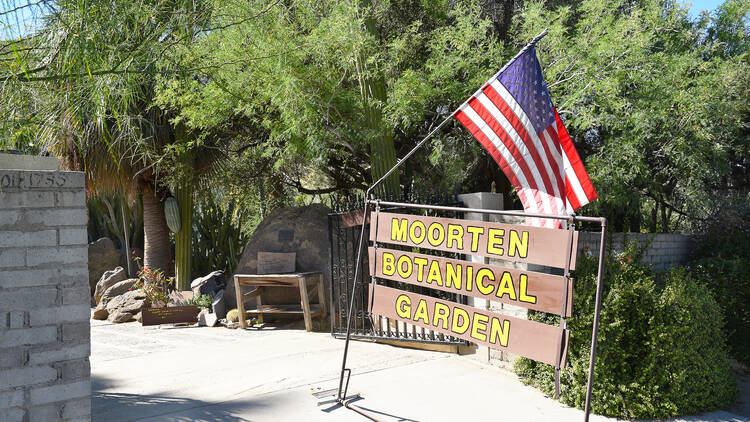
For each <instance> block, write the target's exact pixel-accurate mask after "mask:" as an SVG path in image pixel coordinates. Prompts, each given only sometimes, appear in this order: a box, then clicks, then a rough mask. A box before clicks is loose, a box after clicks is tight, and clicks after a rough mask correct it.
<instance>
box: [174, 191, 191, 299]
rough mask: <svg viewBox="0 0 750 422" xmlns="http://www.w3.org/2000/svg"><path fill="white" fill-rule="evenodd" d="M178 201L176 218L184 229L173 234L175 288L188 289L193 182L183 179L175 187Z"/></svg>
mask: <svg viewBox="0 0 750 422" xmlns="http://www.w3.org/2000/svg"><path fill="white" fill-rule="evenodd" d="M177 201H179V208H180V210H179V211H180V212H179V213H178V214H177V218H179V219H180V220H181V225H182V227H183V228H184V229H185V230H181V231H180V232H178V233H177V234H175V237H174V239H175V242H174V253H175V255H174V259H175V260H174V262H175V278H176V280H177V290H180V291H185V290H190V282H191V281H192V279H191V278H190V269H191V268H190V267H191V265H192V259H193V256H192V254H191V249H192V241H193V230H192V227H193V182H192V180H186V181H183V182H182V184H181V185H180V187H179V188H178V189H177V200H176V201H175V203H176V202H177Z"/></svg>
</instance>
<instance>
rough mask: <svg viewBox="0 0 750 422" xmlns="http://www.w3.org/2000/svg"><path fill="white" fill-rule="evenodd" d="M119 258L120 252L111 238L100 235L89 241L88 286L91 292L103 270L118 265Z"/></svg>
mask: <svg viewBox="0 0 750 422" xmlns="http://www.w3.org/2000/svg"><path fill="white" fill-rule="evenodd" d="M120 259H121V257H120V253H119V252H118V251H117V249H116V248H115V244H114V242H112V240H111V239H109V238H107V237H102V238H101V239H99V240H97V241H94V242H91V243H89V287H91V293H92V294H93V293H94V290H95V288H96V283H97V282H98V281H99V279H101V277H102V275H103V274H104V272H105V271H109V270H111V269H112V268H115V267H117V266H118V265H120Z"/></svg>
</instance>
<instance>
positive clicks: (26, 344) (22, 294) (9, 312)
mask: <svg viewBox="0 0 750 422" xmlns="http://www.w3.org/2000/svg"><path fill="white" fill-rule="evenodd" d="M19 159H22V158H19ZM20 168H23V167H20ZM85 195H86V194H85V187H84V176H83V173H78V172H63V171H53V170H45V171H33V170H0V421H3V422H15V421H22V422H27V421H29V422H34V421H45V422H47V421H74V420H75V421H86V420H90V419H91V380H90V367H89V354H90V350H91V345H90V344H91V343H90V327H89V316H90V300H91V299H90V295H89V293H90V292H89V283H88V267H87V260H88V259H87V257H88V248H87V240H88V237H87V233H86V221H87V220H86V219H87V217H86V198H85Z"/></svg>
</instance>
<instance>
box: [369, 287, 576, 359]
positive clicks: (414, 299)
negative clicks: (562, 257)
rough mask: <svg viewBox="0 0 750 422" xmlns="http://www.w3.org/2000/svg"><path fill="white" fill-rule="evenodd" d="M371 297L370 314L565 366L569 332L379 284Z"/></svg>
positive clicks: (372, 291) (373, 289)
mask: <svg viewBox="0 0 750 422" xmlns="http://www.w3.org/2000/svg"><path fill="white" fill-rule="evenodd" d="M370 294H371V297H372V298H373V300H372V307H371V309H370V312H372V313H373V314H375V315H381V316H384V317H386V318H394V319H397V320H400V321H404V322H407V323H409V324H413V325H416V326H418V327H424V328H426V329H430V330H434V331H437V332H439V333H443V334H446V335H449V336H453V337H457V338H460V339H463V340H467V341H471V342H473V343H477V344H479V345H483V346H487V347H490V348H493V349H499V350H505V351H508V352H510V353H514V354H517V355H521V356H525V357H528V358H530V359H534V360H536V361H539V362H543V363H547V364H550V365H554V366H557V365H560V366H564V365H565V361H564V360H565V356H566V355H567V344H568V339H569V337H570V331H568V330H561V329H560V328H559V327H555V326H552V325H547V324H542V323H539V322H534V321H529V320H525V319H520V318H514V317H510V316H507V315H502V314H499V313H496V312H492V311H488V310H484V309H476V308H473V307H471V306H468V305H461V304H458V303H453V302H449V301H446V300H442V299H438V298H434V297H429V296H424V295H420V294H416V293H411V292H407V291H403V290H398V289H392V288H390V287H385V286H382V285H378V284H371V291H370Z"/></svg>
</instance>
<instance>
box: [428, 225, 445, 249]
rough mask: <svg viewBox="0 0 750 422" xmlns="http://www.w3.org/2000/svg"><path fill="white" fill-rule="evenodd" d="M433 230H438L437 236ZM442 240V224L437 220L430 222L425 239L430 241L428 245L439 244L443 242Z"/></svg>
mask: <svg viewBox="0 0 750 422" xmlns="http://www.w3.org/2000/svg"><path fill="white" fill-rule="evenodd" d="M435 232H438V235H437V236H435ZM443 240H445V229H444V228H443V225H442V224H440V223H437V222H435V223H432V224H430V228H429V229H428V230H427V241H428V242H430V245H432V246H439V245H440V244H441V243H443Z"/></svg>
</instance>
